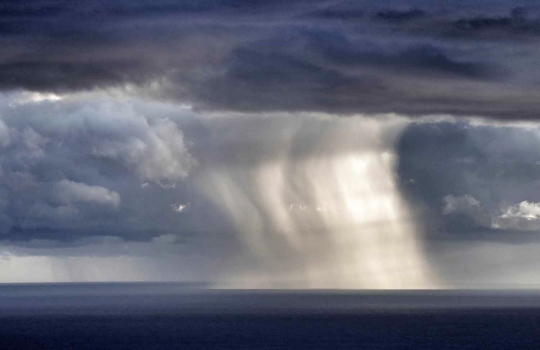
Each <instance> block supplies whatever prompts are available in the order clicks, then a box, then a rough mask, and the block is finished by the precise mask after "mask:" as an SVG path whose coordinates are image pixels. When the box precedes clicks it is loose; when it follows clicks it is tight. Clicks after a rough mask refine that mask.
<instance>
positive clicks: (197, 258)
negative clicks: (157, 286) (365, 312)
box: [0, 0, 540, 288]
mask: <svg viewBox="0 0 540 350" xmlns="http://www.w3.org/2000/svg"><path fill="white" fill-rule="evenodd" d="M539 43H540V5H538V4H536V1H532V0H531V1H525V0H522V1H515V0H514V1H510V0H493V1H489V2H486V1H480V0H478V1H471V0H469V1H441V0H437V1H436V0H433V1H429V0H417V1H413V0H410V1H399V0H393V1H384V2H381V1H371V0H369V1H368V0H366V1H323V0H320V1H299V0H297V1H281V0H279V1H247V2H246V1H236V0H201V1H188V0H186V1H168V0H157V1H138V0H136V1H123V0H114V1H98V0H95V1H86V2H84V3H77V4H75V3H71V2H67V1H56V0H30V1H23V2H21V1H4V2H3V3H2V5H0V45H1V47H2V50H0V282H46V281H53V282H57V281H133V280H135V281H148V280H152V281H170V280H173V281H204V282H210V283H213V285H215V286H223V285H224V286H234V287H244V286H245V287H302V288H304V287H323V288H446V287H450V288H451V287H468V286H471V287H498V286H503V287H509V286H510V287H523V286H525V287H530V286H538V285H540V269H538V268H537V266H539V265H538V264H539V263H540V254H538V253H539V252H540V237H538V235H539V234H540V180H539V179H540V127H539V126H540V125H539V124H538V121H537V118H538V115H540V72H539V70H538V69H537V62H538V61H539V59H540V49H539V48H540V45H538V44H539Z"/></svg>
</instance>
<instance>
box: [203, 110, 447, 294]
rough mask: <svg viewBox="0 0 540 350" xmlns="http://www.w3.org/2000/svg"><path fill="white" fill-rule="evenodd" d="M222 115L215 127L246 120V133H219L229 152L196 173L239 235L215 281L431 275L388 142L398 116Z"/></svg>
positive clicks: (383, 279)
mask: <svg viewBox="0 0 540 350" xmlns="http://www.w3.org/2000/svg"><path fill="white" fill-rule="evenodd" d="M218 124H219V123H218ZM226 125H227V127H225V128H222V129H219V127H218V128H217V129H218V131H217V133H219V134H221V135H227V134H228V130H233V129H234V128H235V127H238V126H239V125H241V126H240V130H238V129H236V130H235V132H234V134H235V135H237V136H239V135H245V134H246V131H247V129H249V133H248V134H249V135H250V137H249V140H251V142H250V141H249V140H247V141H246V140H245V139H244V140H243V142H240V141H239V140H236V141H234V138H231V139H229V140H228V141H223V143H221V144H220V149H223V148H225V149H226V148H229V149H231V144H233V145H236V148H234V147H233V148H234V152H232V153H231V154H230V157H229V158H227V159H222V161H221V162H219V161H215V162H211V163H210V164H211V165H209V166H208V167H207V168H205V169H204V171H203V172H202V174H200V175H199V177H198V180H197V184H198V188H199V189H201V190H202V191H203V192H204V193H205V194H206V196H207V198H208V199H209V200H210V201H211V202H212V203H214V205H215V206H216V208H218V209H219V210H220V212H221V213H222V214H223V216H224V217H225V218H226V219H227V220H228V221H229V222H230V223H231V224H232V227H233V228H234V232H235V238H236V240H237V241H238V243H239V248H238V252H237V256H236V259H235V260H234V263H233V264H232V267H231V268H230V271H228V272H227V274H226V275H225V276H222V277H221V281H219V282H218V285H221V286H229V287H248V288H343V289H347V288H369V289H380V288H383V289H393V288H430V287H434V286H435V285H436V282H435V278H434V277H433V276H432V274H431V273H430V269H429V266H428V264H427V262H426V258H425V254H424V252H423V248H422V243H421V241H420V237H421V235H420V232H419V227H418V226H417V225H416V222H415V218H414V213H412V212H411V210H410V209H409V208H408V207H407V204H406V203H405V202H404V199H403V198H402V197H401V194H400V191H399V189H398V186H397V184H396V174H395V166H396V156H395V154H394V151H393V147H394V143H395V141H396V138H397V136H398V135H399V133H400V130H401V129H402V128H403V127H404V125H405V123H404V122H403V121H399V120H398V121H396V120H393V121H389V120H384V118H383V120H375V119H368V118H364V117H356V118H350V119H339V118H332V117H328V116H326V117H316V116H315V117H314V116H311V117H306V116H295V117H290V118H287V119H285V118H279V117H266V118H258V119H257V118H256V119H255V121H251V122H248V123H246V122H245V121H238V122H234V121H233V122H231V121H228V123H227V124H226ZM227 143H228V145H227V147H225V146H224V144H227ZM255 143H256V144H255ZM261 145H263V147H264V148H262V147H261ZM222 157H223V158H226V157H228V155H227V154H223V155H222ZM216 163H217V164H216Z"/></svg>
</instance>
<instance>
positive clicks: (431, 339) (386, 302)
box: [0, 284, 540, 350]
mask: <svg viewBox="0 0 540 350" xmlns="http://www.w3.org/2000/svg"><path fill="white" fill-rule="evenodd" d="M200 287H201V286H197V285H185V284H64V285H3V286H1V285H0V349H134V350H137V349H540V294H538V293H536V292H501V291H498V292H494V291H481V292H470V291H469V292H466V291H401V292H335V291H332V292H330V291H236V290H207V289H202V288H200Z"/></svg>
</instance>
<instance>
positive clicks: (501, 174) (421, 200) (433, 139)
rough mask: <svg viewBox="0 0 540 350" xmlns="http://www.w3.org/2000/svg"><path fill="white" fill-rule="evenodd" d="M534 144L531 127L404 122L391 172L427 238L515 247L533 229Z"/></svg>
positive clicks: (538, 169) (537, 141)
mask: <svg viewBox="0 0 540 350" xmlns="http://www.w3.org/2000/svg"><path fill="white" fill-rule="evenodd" d="M539 145H540V133H539V130H538V128H537V127H534V128H533V127H523V126H521V127H516V126H501V125H474V124H470V123H468V122H461V123H451V122H436V123H419V124H411V126H409V127H408V129H407V130H406V131H405V132H404V134H403V135H402V137H401V140H400V142H399V144H398V155H399V167H398V174H399V178H400V182H401V184H402V188H403V189H404V192H405V193H406V194H407V195H408V196H409V199H410V200H411V202H412V203H416V204H418V205H419V206H420V208H421V212H422V213H423V218H424V219H425V222H426V223H427V224H428V225H431V227H432V229H431V230H430V231H429V232H431V233H432V234H436V233H439V234H440V233H443V234H444V233H451V234H452V235H453V236H455V237H461V238H464V239H479V237H481V238H482V239H488V240H489V239H502V240H507V239H509V240H510V241H512V240H513V239H512V238H508V234H509V233H513V234H512V235H510V237H514V241H515V242H519V241H522V240H523V239H530V238H531V237H530V236H531V235H530V234H527V233H523V234H516V233H515V232H516V231H536V230H538V228H539V227H540V226H539V219H540V216H539V215H540V210H539V208H540V207H539V206H538V203H539V202H540V195H539V193H540V182H539V181H538V179H539V175H540V165H539V164H540V153H539V151H538V150H539V149H540V148H539ZM435 227H436V229H434V228H435ZM497 232H498V233H497ZM505 237H506V238H505Z"/></svg>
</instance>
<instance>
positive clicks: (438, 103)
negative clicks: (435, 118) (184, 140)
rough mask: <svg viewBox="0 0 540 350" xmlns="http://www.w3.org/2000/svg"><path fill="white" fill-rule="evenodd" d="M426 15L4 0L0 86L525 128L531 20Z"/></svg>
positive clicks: (498, 11) (499, 7)
mask: <svg viewBox="0 0 540 350" xmlns="http://www.w3.org/2000/svg"><path fill="white" fill-rule="evenodd" d="M439 7H440V5H439V4H437V3H435V2H432V1H415V2H411V3H410V4H409V5H408V6H406V7H404V4H403V3H402V2H399V1H393V2H385V4H384V6H381V4H380V3H376V2H365V3H363V4H357V3H350V2H343V1H338V2H330V1H318V2H305V1H293V2H283V1H269V2H268V1H264V2H263V1H248V2H244V1H232V0H231V1H226V0H221V1H218V0H205V1H183V2H172V1H165V0H160V1H157V2H156V1H154V2H148V1H129V2H127V1H119V0H118V1H113V2H98V1H90V2H85V3H84V4H78V5H77V6H74V5H71V4H69V3H64V2H60V1H45V0H41V1H38V0H33V1H29V2H22V3H21V2H14V1H9V2H4V3H3V4H2V6H1V8H0V44H1V45H3V47H4V48H5V49H4V50H2V53H1V54H0V88H2V89H4V90H11V89H27V90H32V91H42V92H51V91H52V92H70V91H80V90H92V89H96V88H99V89H102V88H107V87H118V86H124V85H126V84H135V85H139V86H147V85H148V84H151V83H156V82H159V84H158V85H157V88H155V89H153V90H152V93H151V95H152V96H154V97H159V98H164V99H174V100H177V101H182V102H185V103H189V104H192V105H194V106H195V107H199V108H205V109H208V110H249V111H327V112H332V113H345V114H348V113H362V112H367V113H377V112H397V113H405V114H411V115H418V114H433V113H453V114H459V115H471V114H474V115H485V116H491V117H499V118H536V116H537V113H538V111H539V109H540V106H539V103H538V101H539V100H540V93H539V92H538V90H537V86H538V83H539V82H540V76H538V75H537V74H536V73H535V71H536V70H535V64H534V63H535V62H536V61H537V57H538V56H539V55H540V53H538V50H536V45H534V42H531V41H523V40H521V39H524V38H534V37H535V35H536V31H537V27H538V21H539V19H538V15H537V12H536V11H537V10H536V8H535V7H534V6H531V5H530V4H527V3H523V4H522V3H510V2H508V1H507V2H504V1H502V2H501V1H499V2H497V3H496V4H495V3H494V4H491V5H487V4H485V3H483V2H468V3H467V4H465V3H461V2H459V3H455V4H454V3H453V4H452V5H451V6H450V5H448V6H446V7H445V8H444V11H442V10H441V9H440V8H439ZM510 34H511V35H510ZM468 37H474V38H476V39H478V40H476V41H474V42H472V41H470V40H468V39H467V38H468ZM508 39H511V40H508ZM514 39H515V40H514ZM516 96H519V99H518V98H516Z"/></svg>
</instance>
